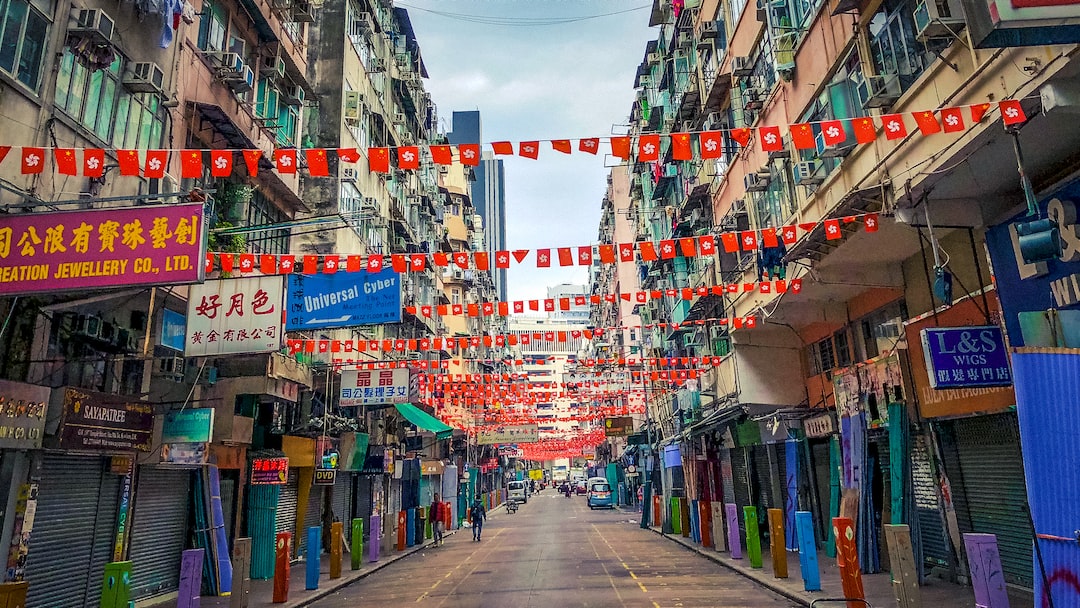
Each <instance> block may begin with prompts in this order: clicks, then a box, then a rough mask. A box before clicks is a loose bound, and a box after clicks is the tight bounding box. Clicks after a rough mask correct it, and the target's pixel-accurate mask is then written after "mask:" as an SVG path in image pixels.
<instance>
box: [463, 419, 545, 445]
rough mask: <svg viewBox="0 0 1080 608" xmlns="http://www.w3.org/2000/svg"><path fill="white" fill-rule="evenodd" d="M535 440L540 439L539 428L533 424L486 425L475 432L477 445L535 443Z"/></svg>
mask: <svg viewBox="0 0 1080 608" xmlns="http://www.w3.org/2000/svg"><path fill="white" fill-rule="evenodd" d="M537 441H540V428H539V427H538V426H537V425H535V424H518V425H506V426H497V427H488V428H482V429H480V430H479V431H477V433H476V442H477V443H478V444H479V445H495V444H497V443H536V442H537Z"/></svg>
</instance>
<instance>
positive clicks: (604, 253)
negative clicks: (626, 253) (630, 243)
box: [599, 245, 615, 264]
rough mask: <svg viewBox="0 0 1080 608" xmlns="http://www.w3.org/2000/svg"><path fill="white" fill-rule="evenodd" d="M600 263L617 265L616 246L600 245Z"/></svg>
mask: <svg viewBox="0 0 1080 608" xmlns="http://www.w3.org/2000/svg"><path fill="white" fill-rule="evenodd" d="M599 250H600V262H601V263H604V264H614V263H615V246H614V245H600V247H599Z"/></svg>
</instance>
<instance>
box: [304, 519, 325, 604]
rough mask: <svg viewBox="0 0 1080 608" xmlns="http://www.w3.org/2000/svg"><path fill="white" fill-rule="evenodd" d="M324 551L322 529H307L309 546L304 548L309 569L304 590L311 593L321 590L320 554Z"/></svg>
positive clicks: (306, 572) (312, 527) (313, 527)
mask: <svg viewBox="0 0 1080 608" xmlns="http://www.w3.org/2000/svg"><path fill="white" fill-rule="evenodd" d="M321 551H322V528H320V527H319V526H311V527H310V528H308V529H307V546H305V547H304V553H305V555H304V559H306V560H307V564H306V566H307V568H306V570H305V572H304V589H307V590H308V591H311V590H313V589H318V588H319V565H320V564H319V553H320V552H321Z"/></svg>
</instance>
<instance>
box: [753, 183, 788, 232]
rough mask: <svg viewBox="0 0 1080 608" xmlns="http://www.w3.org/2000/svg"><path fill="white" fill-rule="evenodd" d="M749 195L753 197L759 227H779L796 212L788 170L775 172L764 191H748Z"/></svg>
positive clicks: (755, 216) (755, 217)
mask: <svg viewBox="0 0 1080 608" xmlns="http://www.w3.org/2000/svg"><path fill="white" fill-rule="evenodd" d="M747 196H748V197H752V199H753V202H754V219H755V221H756V224H755V225H756V226H757V228H758V229H761V228H769V227H774V228H775V227H779V226H781V225H783V224H784V222H785V220H787V218H789V217H791V215H792V214H793V213H795V196H794V193H793V192H792V189H791V182H790V180H789V178H788V172H787V171H780V172H775V173H774V174H773V179H771V180H770V181H769V187H768V189H767V190H765V191H764V192H757V193H750V192H748V193H747Z"/></svg>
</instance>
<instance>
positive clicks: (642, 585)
mask: <svg viewBox="0 0 1080 608" xmlns="http://www.w3.org/2000/svg"><path fill="white" fill-rule="evenodd" d="M637 586H638V587H641V590H642V591H644V592H645V593H648V592H649V590H648V589H646V588H645V584H644V583H642V582H641V581H638V584H637Z"/></svg>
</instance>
